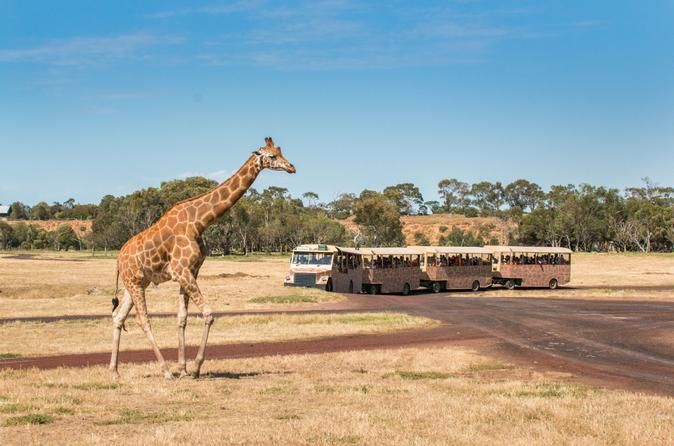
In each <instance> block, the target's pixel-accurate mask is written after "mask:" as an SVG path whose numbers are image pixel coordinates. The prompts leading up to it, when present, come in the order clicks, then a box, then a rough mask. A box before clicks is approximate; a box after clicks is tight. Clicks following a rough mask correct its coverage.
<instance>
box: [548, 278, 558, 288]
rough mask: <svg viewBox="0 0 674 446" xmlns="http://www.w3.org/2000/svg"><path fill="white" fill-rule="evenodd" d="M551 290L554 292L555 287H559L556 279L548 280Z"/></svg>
mask: <svg viewBox="0 0 674 446" xmlns="http://www.w3.org/2000/svg"><path fill="white" fill-rule="evenodd" d="M548 286H549V287H550V289H551V290H556V289H557V287H558V286H559V282H557V279H552V280H550V283H549V284H548Z"/></svg>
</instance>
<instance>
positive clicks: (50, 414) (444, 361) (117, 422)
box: [0, 348, 674, 445]
mask: <svg viewBox="0 0 674 446" xmlns="http://www.w3.org/2000/svg"><path fill="white" fill-rule="evenodd" d="M205 372H206V376H205V378H204V379H201V380H197V381H194V380H180V381H165V380H164V379H163V378H161V377H160V376H159V375H158V374H157V373H156V365H155V364H146V365H127V364H125V365H124V367H123V369H122V370H121V373H122V378H121V381H120V382H118V383H116V382H112V381H111V380H110V378H109V375H108V371H107V370H106V369H105V368H103V367H92V368H86V369H60V370H48V371H35V370H25V371H0V425H2V426H3V427H0V438H2V443H3V444H17V445H18V444H21V445H25V444H132V445H146V444H187V443H189V444H235V445H259V444H277V445H286V444H292V445H447V444H490V445H529V444H544V445H559V444H582V445H592V444H612V445H621V444H649V445H657V444H661V445H668V444H672V440H673V439H674V418H673V417H672V413H674V400H673V399H671V398H664V397H657V396H645V395H639V394H631V393H626V392H620V391H603V390H594V389H592V388H589V387H585V386H581V385H577V384H571V383H568V382H565V381H564V379H563V377H560V376H559V375H556V374H540V373H535V372H532V371H529V370H524V369H517V368H513V367H511V366H509V365H508V364H502V363H497V362H493V361H489V360H488V359H485V358H482V357H479V356H477V355H475V354H474V353H471V352H469V351H464V350H457V349H452V348H437V349H427V350H423V349H422V350H415V349H401V350H392V351H385V350H381V351H370V352H350V353H349V352H347V353H335V354H323V355H302V356H286V357H266V358H257V359H241V360H228V361H207V362H206V364H205ZM31 423H34V424H31ZM38 423H42V424H38Z"/></svg>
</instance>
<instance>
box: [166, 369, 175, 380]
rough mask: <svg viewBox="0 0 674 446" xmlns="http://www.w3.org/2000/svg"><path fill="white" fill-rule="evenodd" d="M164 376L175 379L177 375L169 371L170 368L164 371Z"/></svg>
mask: <svg viewBox="0 0 674 446" xmlns="http://www.w3.org/2000/svg"><path fill="white" fill-rule="evenodd" d="M164 378H166V379H175V376H173V373H171V372H169V371H168V370H165V371H164Z"/></svg>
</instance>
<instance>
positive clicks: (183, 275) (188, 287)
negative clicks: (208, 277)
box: [174, 269, 215, 378]
mask: <svg viewBox="0 0 674 446" xmlns="http://www.w3.org/2000/svg"><path fill="white" fill-rule="evenodd" d="M174 271H175V269H174ZM178 282H179V283H180V286H181V287H182V288H183V289H184V290H185V294H187V296H188V297H189V298H190V299H191V300H192V301H193V302H194V304H195V305H196V306H197V307H198V308H199V310H200V311H201V314H202V315H203V317H204V328H203V331H202V333H201V344H199V351H198V352H197V356H196V358H195V359H194V370H193V371H192V376H193V377H194V378H198V377H199V374H200V373H201V366H202V364H203V363H204V359H205V354H206V343H207V342H208V333H209V331H210V329H211V325H213V322H214V321H215V318H214V317H213V310H212V309H211V307H209V306H208V305H207V304H206V300H205V299H204V297H203V295H202V294H201V291H200V290H199V285H197V280H196V279H195V278H194V276H193V275H192V272H191V271H189V269H183V270H182V271H181V272H180V273H179V275H178Z"/></svg>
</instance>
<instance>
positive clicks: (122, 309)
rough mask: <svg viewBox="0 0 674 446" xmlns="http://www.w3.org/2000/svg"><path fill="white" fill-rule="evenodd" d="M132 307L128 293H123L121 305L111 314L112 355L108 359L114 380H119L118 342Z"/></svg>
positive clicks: (131, 300)
mask: <svg viewBox="0 0 674 446" xmlns="http://www.w3.org/2000/svg"><path fill="white" fill-rule="evenodd" d="M131 307H133V299H131V295H130V294H129V292H128V291H125V292H124V300H123V301H122V304H121V305H120V306H119V307H118V308H117V309H116V310H115V311H114V312H113V313H112V355H111V357H110V371H111V372H112V376H113V378H114V379H119V372H118V371H117V363H118V356H119V340H120V337H121V335H122V327H123V326H124V321H125V320H126V317H127V316H128V315H129V312H130V311H131Z"/></svg>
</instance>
